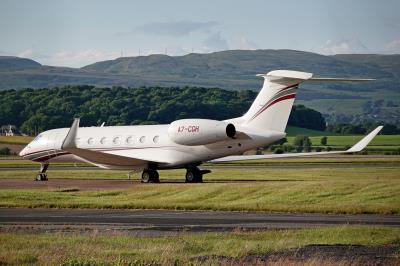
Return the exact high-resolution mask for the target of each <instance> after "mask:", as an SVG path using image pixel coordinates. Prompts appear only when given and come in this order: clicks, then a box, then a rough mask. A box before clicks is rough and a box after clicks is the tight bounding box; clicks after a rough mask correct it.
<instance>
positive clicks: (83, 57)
mask: <svg viewBox="0 0 400 266" xmlns="http://www.w3.org/2000/svg"><path fill="white" fill-rule="evenodd" d="M120 56H121V52H115V51H111V52H105V51H101V50H94V49H91V50H84V51H80V52H66V51H59V52H57V53H54V54H51V55H49V56H47V58H44V59H43V60H42V61H43V64H46V65H57V66H69V67H82V66H85V65H88V64H92V63H95V62H98V61H104V60H110V59H115V58H117V57H120Z"/></svg>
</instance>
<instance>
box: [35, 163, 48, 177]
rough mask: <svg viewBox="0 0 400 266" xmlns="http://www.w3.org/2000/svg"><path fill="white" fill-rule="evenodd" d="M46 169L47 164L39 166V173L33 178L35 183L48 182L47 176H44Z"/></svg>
mask: <svg viewBox="0 0 400 266" xmlns="http://www.w3.org/2000/svg"><path fill="white" fill-rule="evenodd" d="M48 167H49V164H48V163H42V164H41V165H40V170H39V173H38V174H37V175H36V177H35V181H47V180H48V179H47V174H46V171H47V168H48Z"/></svg>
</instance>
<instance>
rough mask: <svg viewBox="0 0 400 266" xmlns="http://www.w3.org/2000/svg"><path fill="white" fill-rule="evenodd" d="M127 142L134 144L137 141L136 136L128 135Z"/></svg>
mask: <svg viewBox="0 0 400 266" xmlns="http://www.w3.org/2000/svg"><path fill="white" fill-rule="evenodd" d="M126 143H128V144H133V143H135V137H134V136H128V137H126Z"/></svg>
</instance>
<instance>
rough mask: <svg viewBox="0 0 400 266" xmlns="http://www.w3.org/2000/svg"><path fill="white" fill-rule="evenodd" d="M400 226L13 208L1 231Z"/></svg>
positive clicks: (0, 221) (247, 215) (395, 222)
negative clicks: (348, 225) (349, 225)
mask: <svg viewBox="0 0 400 266" xmlns="http://www.w3.org/2000/svg"><path fill="white" fill-rule="evenodd" d="M347 224H351V225H355V224H357V225H374V226H390V227H400V216H394V215H393V216H386V215H331V214H287V213H265V212H221V211H172V210H105V209H22V208H21V209H13V208H0V230H1V231H15V230H17V229H19V230H22V231H27V230H28V231H31V232H36V231H37V232H42V231H45V232H52V231H56V232H58V231H68V232H78V231H79V232H81V231H85V232H87V231H90V230H94V229H95V230H97V231H110V230H112V231H123V232H128V233H134V234H150V235H163V234H168V233H173V232H175V233H176V232H182V231H191V232H207V231H211V232H220V231H231V230H235V229H242V230H254V229H285V228H310V227H326V226H334V225H347Z"/></svg>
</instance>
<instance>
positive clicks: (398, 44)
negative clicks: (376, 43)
mask: <svg viewBox="0 0 400 266" xmlns="http://www.w3.org/2000/svg"><path fill="white" fill-rule="evenodd" d="M384 53H388V54H400V39H397V40H393V41H391V42H389V43H387V44H386V45H385V47H384Z"/></svg>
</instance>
